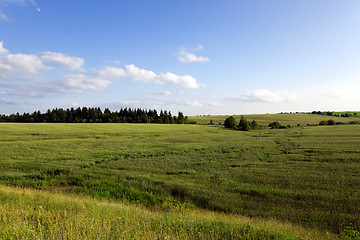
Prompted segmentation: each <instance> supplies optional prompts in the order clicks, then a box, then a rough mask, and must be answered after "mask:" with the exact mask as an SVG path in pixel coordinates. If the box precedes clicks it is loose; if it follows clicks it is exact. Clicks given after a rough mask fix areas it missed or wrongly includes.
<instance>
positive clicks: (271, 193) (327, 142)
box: [0, 115, 360, 233]
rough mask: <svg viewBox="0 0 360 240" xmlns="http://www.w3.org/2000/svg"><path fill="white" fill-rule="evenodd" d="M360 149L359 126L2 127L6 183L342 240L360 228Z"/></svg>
mask: <svg viewBox="0 0 360 240" xmlns="http://www.w3.org/2000/svg"><path fill="white" fill-rule="evenodd" d="M306 116H308V115H306ZM320 117H326V116H320ZM248 119H249V120H250V119H251V118H248ZM284 124H285V122H284ZM359 146H360V126H359V125H344V126H312V127H295V128H291V129H279V130H270V129H267V130H261V131H252V132H240V131H234V130H227V129H224V128H222V127H219V126H204V125H160V124H159V125H156V124H153V125H150V124H19V123H17V124H12V123H1V124H0V152H1V155H0V182H1V183H2V184H10V185H15V186H23V187H33V188H38V189H49V191H66V192H70V193H74V194H80V195H90V196H94V197H101V198H107V199H114V200H120V201H125V202H137V203H139V204H142V205H145V206H147V207H149V208H152V209H161V210H171V209H172V210H174V209H178V210H181V209H185V208H202V209H208V210H214V211H218V212H225V213H237V214H243V215H247V216H251V217H265V218H274V219H279V220H286V221H289V222H292V223H296V224H301V225H303V226H306V227H309V228H319V229H323V230H327V231H331V232H334V233H340V232H341V231H342V230H343V229H345V228H346V227H353V228H355V229H357V230H359V226H360V201H359V199H360V191H359V186H360V148H359ZM64 186H65V187H64ZM57 189H58V190H57Z"/></svg>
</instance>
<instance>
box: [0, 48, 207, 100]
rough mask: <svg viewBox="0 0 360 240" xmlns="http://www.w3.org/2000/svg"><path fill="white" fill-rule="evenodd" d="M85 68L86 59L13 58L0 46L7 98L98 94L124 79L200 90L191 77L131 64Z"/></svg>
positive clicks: (1, 82) (1, 85)
mask: <svg viewBox="0 0 360 240" xmlns="http://www.w3.org/2000/svg"><path fill="white" fill-rule="evenodd" d="M84 66H85V60H84V59H83V58H80V57H76V56H68V55H66V54H64V53H58V52H50V51H48V52H45V53H42V54H40V55H34V54H22V53H16V54H12V53H10V52H9V51H8V50H7V49H6V48H4V46H3V42H0V90H1V91H3V92H5V93H6V95H16V96H28V97H49V96H54V95H59V94H67V93H82V92H86V91H99V90H103V89H106V88H107V87H109V86H110V85H111V84H112V82H113V81H117V80H120V79H122V78H130V79H132V80H133V81H135V82H145V83H152V84H159V85H176V86H179V87H181V88H188V89H198V88H200V87H201V85H200V84H199V83H198V82H197V80H196V79H195V78H194V77H192V76H190V75H182V76H181V75H177V74H175V73H171V72H166V73H159V74H157V73H155V72H153V71H151V70H146V69H142V68H139V67H137V66H135V65H132V64H131V65H125V66H124V68H120V67H110V66H104V67H101V68H100V69H99V70H92V71H87V70H86V69H84Z"/></svg>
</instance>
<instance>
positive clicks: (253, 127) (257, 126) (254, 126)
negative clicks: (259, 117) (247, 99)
mask: <svg viewBox="0 0 360 240" xmlns="http://www.w3.org/2000/svg"><path fill="white" fill-rule="evenodd" d="M251 129H252V130H258V129H259V124H258V123H257V122H256V121H255V120H253V121H252V122H251Z"/></svg>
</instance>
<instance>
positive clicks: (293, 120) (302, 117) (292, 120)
mask: <svg viewBox="0 0 360 240" xmlns="http://www.w3.org/2000/svg"><path fill="white" fill-rule="evenodd" d="M227 117H228V116H191V117H189V120H190V121H196V122H197V123H198V124H209V123H210V121H211V120H212V121H213V123H214V124H219V123H221V124H224V121H225V119H226V118H227ZM233 117H234V118H235V119H236V122H237V123H238V122H239V121H240V118H241V115H233ZM244 117H245V118H246V119H247V120H249V121H252V120H256V121H257V122H258V123H259V124H260V125H263V126H267V125H269V123H271V122H275V121H278V122H280V123H281V124H282V125H291V126H297V125H298V124H300V125H301V126H307V125H308V124H310V125H316V124H319V122H320V121H323V120H326V121H327V120H329V119H333V120H334V121H336V122H345V123H348V122H350V121H359V120H360V117H359V116H351V117H335V116H324V115H318V114H307V113H291V114H290V113H284V114H247V115H244Z"/></svg>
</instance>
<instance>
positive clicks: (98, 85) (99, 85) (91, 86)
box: [61, 74, 111, 93]
mask: <svg viewBox="0 0 360 240" xmlns="http://www.w3.org/2000/svg"><path fill="white" fill-rule="evenodd" d="M61 83H62V84H63V86H64V87H65V89H64V91H65V92H69V91H70V92H78V93H81V92H84V91H94V90H101V89H104V88H106V87H108V86H109V85H110V84H111V82H110V81H109V80H107V79H104V78H98V77H93V76H87V75H84V74H68V75H65V79H64V80H63V81H62V82H61Z"/></svg>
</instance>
